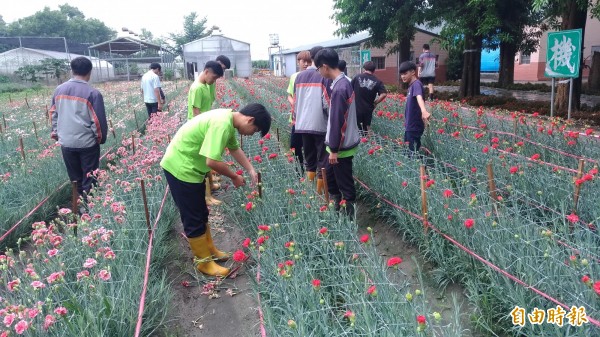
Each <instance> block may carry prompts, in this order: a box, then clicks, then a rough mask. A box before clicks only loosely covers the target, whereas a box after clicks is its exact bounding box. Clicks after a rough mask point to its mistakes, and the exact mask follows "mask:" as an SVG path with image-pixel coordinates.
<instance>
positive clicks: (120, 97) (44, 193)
mask: <svg viewBox="0 0 600 337" xmlns="http://www.w3.org/2000/svg"><path fill="white" fill-rule="evenodd" d="M174 87H175V85H174V84H172V83H168V84H167V85H166V87H165V89H166V90H167V93H169V98H174V97H175V96H176V94H177V93H179V92H180V91H181V88H180V90H178V91H175V90H174V89H175V88H174ZM99 90H101V92H102V93H103V96H104V101H105V105H106V114H107V119H108V120H109V131H108V135H107V141H106V144H104V145H102V147H101V151H102V152H101V153H102V156H103V159H104V157H105V156H106V155H107V154H108V153H109V152H111V151H114V150H115V147H117V146H118V145H119V144H120V142H121V140H122V139H123V138H127V137H130V132H131V131H133V130H135V129H140V130H141V128H143V127H144V122H145V120H146V119H147V113H146V111H145V107H144V105H143V102H141V100H140V99H139V88H137V87H136V86H134V85H132V84H131V83H107V84H103V85H101V86H100V87H99ZM171 90H173V91H172V92H171ZM48 94H49V95H51V92H50V91H49V92H48ZM11 100H12V99H11ZM7 104H8V106H9V107H10V109H9V110H5V112H4V113H3V114H2V120H0V125H2V133H0V140H1V141H0V189H1V190H2V193H0V204H2V207H1V208H0V237H2V240H0V247H6V246H7V245H8V246H10V245H13V244H14V243H15V240H17V238H18V237H20V236H21V235H23V234H25V233H26V232H27V231H28V230H30V229H31V226H30V225H31V224H32V223H33V222H35V221H38V220H45V219H46V218H47V217H49V216H50V215H51V214H54V213H55V212H56V205H57V204H64V201H65V200H68V196H69V195H70V190H71V188H70V184H69V179H68V176H67V173H66V170H65V167H64V162H63V159H62V155H61V153H60V146H59V145H58V143H56V142H55V141H54V140H52V139H50V124H49V121H48V113H47V110H46V107H48V109H49V105H50V104H51V96H34V97H29V99H28V100H27V102H26V101H25V100H24V99H20V100H16V99H15V100H12V102H11V101H9V102H7ZM3 121H6V126H5V125H3ZM33 123H35V125H36V128H37V129H34V124H33ZM36 130H37V135H36ZM20 140H22V147H23V150H24V151H23V153H24V155H25V159H23V157H22V156H21V143H20ZM103 162H105V160H104V161H103ZM101 165H102V162H101ZM36 206H39V207H36ZM15 225H16V226H15ZM13 227H15V228H13ZM11 228H12V230H11ZM9 231H10V233H7V232H9Z"/></svg>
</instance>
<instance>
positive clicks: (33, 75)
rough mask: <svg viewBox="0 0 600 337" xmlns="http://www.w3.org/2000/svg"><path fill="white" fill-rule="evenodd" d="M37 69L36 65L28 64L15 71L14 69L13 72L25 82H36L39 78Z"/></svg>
mask: <svg viewBox="0 0 600 337" xmlns="http://www.w3.org/2000/svg"><path fill="white" fill-rule="evenodd" d="M38 71H39V68H38V67H37V66H34V65H31V64H28V65H26V66H23V67H20V68H19V69H17V71H15V74H16V75H17V76H19V78H20V79H21V80H23V81H25V82H31V83H36V82H37V81H38V80H39V79H40V76H39V75H38Z"/></svg>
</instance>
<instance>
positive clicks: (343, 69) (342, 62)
mask: <svg viewBox="0 0 600 337" xmlns="http://www.w3.org/2000/svg"><path fill="white" fill-rule="evenodd" d="M346 65H347V63H346V61H345V60H340V63H338V69H339V70H340V71H341V72H343V73H344V76H346V78H347V79H348V81H352V78H351V77H350V76H348V72H347V71H348V69H346Z"/></svg>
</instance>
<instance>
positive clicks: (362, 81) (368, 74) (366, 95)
mask: <svg viewBox="0 0 600 337" xmlns="http://www.w3.org/2000/svg"><path fill="white" fill-rule="evenodd" d="M363 69H364V72H363V73H362V74H358V75H356V76H354V78H353V79H352V88H354V95H355V96H356V98H355V99H356V120H357V123H358V128H359V129H360V130H361V131H362V132H368V131H369V130H371V121H372V120H373V110H375V107H376V106H377V104H379V103H381V102H382V101H383V100H384V99H385V98H386V96H387V90H386V89H385V85H383V82H381V81H380V80H379V79H378V78H377V77H375V75H374V74H373V73H374V72H375V63H373V62H372V61H367V62H365V63H364V64H363Z"/></svg>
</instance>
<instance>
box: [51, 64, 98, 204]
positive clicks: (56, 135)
mask: <svg viewBox="0 0 600 337" xmlns="http://www.w3.org/2000/svg"><path fill="white" fill-rule="evenodd" d="M71 71H72V73H73V78H71V79H70V80H69V81H67V82H65V83H63V84H61V85H59V86H58V87H57V88H56V90H55V91H54V95H53V96H52V107H51V109H50V112H51V113H52V133H51V138H52V139H55V140H56V141H58V143H59V144H60V146H61V151H62V155H63V159H64V162H65V166H66V168H67V174H68V175H69V179H70V180H71V181H77V191H78V192H79V195H80V196H82V195H84V193H88V192H89V191H90V189H91V188H92V185H93V184H94V183H95V179H94V177H92V176H91V175H89V173H91V172H93V171H94V170H96V169H97V168H98V166H99V164H100V144H104V143H105V142H106V133H107V131H108V127H107V124H106V113H105V111H104V99H103V97H102V94H101V93H100V92H99V91H98V90H97V89H94V88H93V87H92V86H90V85H89V84H88V81H89V80H90V77H91V74H92V62H91V61H90V60H89V59H87V58H86V57H77V58H75V59H73V60H72V61H71Z"/></svg>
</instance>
